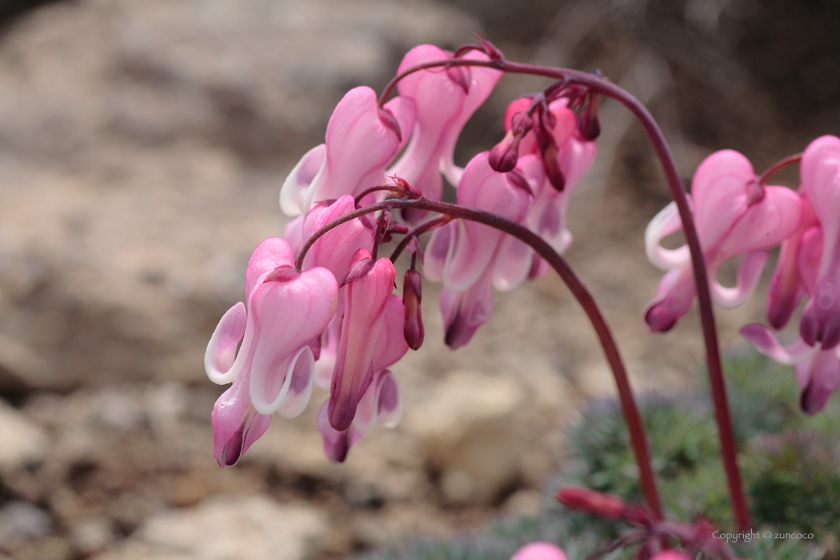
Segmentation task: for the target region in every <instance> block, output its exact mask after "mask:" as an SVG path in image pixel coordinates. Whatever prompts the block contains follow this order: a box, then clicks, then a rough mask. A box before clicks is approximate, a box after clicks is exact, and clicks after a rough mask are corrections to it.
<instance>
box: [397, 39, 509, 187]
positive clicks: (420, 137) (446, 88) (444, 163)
mask: <svg viewBox="0 0 840 560" xmlns="http://www.w3.org/2000/svg"><path fill="white" fill-rule="evenodd" d="M451 58H452V55H451V54H450V53H447V52H446V51H443V50H441V49H440V48H438V47H436V46H434V45H420V46H417V47H414V48H413V49H411V50H410V51H408V53H407V54H406V55H405V57H403V60H402V63H401V64H400V67H399V69H398V70H397V73H398V74H399V73H401V72H403V71H405V70H407V69H408V68H411V67H413V66H417V65H419V64H423V63H426V62H433V61H437V60H448V59H451ZM464 58H465V59H468V60H488V58H487V55H485V54H483V53H480V52H477V51H471V52H469V53H467V54H466V55H465V56H464ZM501 76H502V73H501V72H500V71H498V70H493V69H491V68H477V67H476V68H467V67H455V68H450V69H446V68H443V67H440V68H430V69H427V70H420V71H418V72H415V73H413V74H410V75H408V76H406V77H405V78H403V79H402V80H400V82H399V83H398V84H397V89H398V90H399V93H400V96H401V97H404V98H407V99H411V100H412V101H414V104H415V106H416V108H417V120H416V124H415V126H414V132H413V134H412V136H411V142H410V143H409V145H408V147H407V148H406V151H405V153H404V154H403V155H402V157H401V158H400V159H399V161H397V163H395V164H394V166H393V167H392V168H391V169H390V170H389V174H391V175H396V176H398V177H401V178H402V179H405V180H406V181H407V182H408V183H409V184H411V185H412V186H413V187H415V188H416V189H418V190H419V191H420V192H421V193H423V195H424V196H425V197H426V198H429V199H432V200H440V197H441V189H442V186H443V182H442V178H441V171H442V170H443V171H446V172H447V174H448V175H447V178H449V180H450V181H451V182H452V183H453V184H458V180H459V179H460V175H461V173H462V170H461V169H459V168H457V167H456V166H455V165H454V163H453V154H454V151H455V143H456V142H457V140H458V136H460V134H461V129H463V127H464V125H465V124H466V122H467V120H469V118H470V117H471V116H472V114H473V113H474V112H475V110H476V109H478V107H480V106H481V104H482V103H484V101H485V100H486V99H487V97H489V95H490V93H491V92H492V91H493V88H494V87H495V85H496V82H497V81H499V78H500V77H501ZM408 132H409V131H405V133H406V134H408Z"/></svg>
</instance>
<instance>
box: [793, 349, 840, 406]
mask: <svg viewBox="0 0 840 560" xmlns="http://www.w3.org/2000/svg"><path fill="white" fill-rule="evenodd" d="M800 368H803V369H804V368H808V370H809V371H807V372H805V375H799V377H800V382H801V381H802V380H805V383H804V384H803V387H802V393H801V395H800V400H799V404H800V407H801V408H802V412H804V413H805V414H809V415H813V414H816V413H817V412H819V411H821V410H822V409H823V408H825V405H826V403H828V399H829V398H830V397H831V395H832V394H834V391H836V390H837V388H838V386H840V358H838V356H837V352H836V351H835V350H834V349H831V350H822V351H820V352H818V353H817V354H816V355H815V356H814V358H813V359H812V360H811V361H810V363H807V362H806V363H803V364H800ZM798 373H801V372H798Z"/></svg>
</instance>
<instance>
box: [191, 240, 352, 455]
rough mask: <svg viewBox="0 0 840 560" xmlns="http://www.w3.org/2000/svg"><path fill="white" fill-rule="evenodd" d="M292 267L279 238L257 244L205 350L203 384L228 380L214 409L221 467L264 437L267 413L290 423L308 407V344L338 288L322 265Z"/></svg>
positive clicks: (333, 304) (310, 379)
mask: <svg viewBox="0 0 840 560" xmlns="http://www.w3.org/2000/svg"><path fill="white" fill-rule="evenodd" d="M293 266H294V259H293V254H292V251H291V249H290V248H289V245H288V244H287V243H286V241H285V240H283V239H280V238H278V237H272V238H269V239H266V240H265V241H263V242H262V243H260V244H259V245H258V246H257V248H256V249H255V250H254V253H253V254H252V255H251V259H250V261H249V262H248V268H247V270H246V273H245V303H244V304H243V303H241V302H240V303H237V304H236V305H234V306H233V307H232V308H231V309H230V310H228V312H227V313H225V315H224V316H223V317H222V319H221V320H220V321H219V325H218V326H217V327H216V330H215V332H214V333H213V335H212V337H211V338H210V343H209V344H208V346H207V352H206V354H205V358H204V365H205V369H206V370H207V375H208V377H209V378H210V380H211V381H213V382H215V383H219V384H224V383H230V382H231V381H233V382H234V386H233V387H231V388H230V389H229V390H228V391H226V392H225V393H224V394H223V395H222V396H221V397H220V398H219V400H218V401H217V403H216V407H215V408H214V411H213V428H214V434H215V451H216V459H217V461H218V462H219V464H220V465H223V466H229V465H232V464H234V463H236V461H238V460H239V457H241V455H242V453H244V452H245V451H246V450H247V449H248V446H250V445H251V444H252V443H253V442H254V441H255V440H256V439H257V438H258V437H259V436H260V435H262V433H263V432H265V429H266V428H267V427H268V422H269V418H268V417H269V415H270V414H272V413H273V412H275V411H277V412H278V413H279V414H280V415H281V416H283V417H285V418H293V417H295V416H297V415H299V414H300V413H301V412H302V411H303V409H304V408H305V407H306V404H307V402H309V396H310V394H311V392H312V382H313V375H314V361H315V359H314V355H313V352H312V349H311V347H310V344H311V342H312V341H313V339H315V338H316V337H318V336H320V334H321V331H323V330H324V328H325V327H326V326H327V324H328V323H329V321H330V319H331V318H332V316H333V312H334V311H335V307H336V297H337V293H338V286H337V283H336V281H335V278H334V277H333V275H332V274H331V273H330V272H329V271H328V270H327V269H325V268H314V269H312V270H308V271H305V272H302V273H299V272H296V271H295V270H294V269H293ZM240 342H241V345H240V348H239V351H238V352H237V351H236V347H237V345H239V344H240Z"/></svg>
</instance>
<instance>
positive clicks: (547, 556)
mask: <svg viewBox="0 0 840 560" xmlns="http://www.w3.org/2000/svg"><path fill="white" fill-rule="evenodd" d="M510 560H568V557H567V556H566V554H565V553H564V552H563V551H562V550H561V549H560V548H558V547H557V546H555V545H553V544H551V543H547V542H532V543H530V544H526V545H525V546H523V547H522V548H520V549H519V550H518V551H516V554H514V555H513V557H511V559H510ZM663 560H664V559H663Z"/></svg>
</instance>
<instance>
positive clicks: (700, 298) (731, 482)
mask: <svg viewBox="0 0 840 560" xmlns="http://www.w3.org/2000/svg"><path fill="white" fill-rule="evenodd" d="M436 66H437V67H440V66H446V67H452V66H476V67H483V68H493V69H495V70H499V71H502V72H508V73H512V74H527V75H532V76H543V77H545V78H551V79H554V80H563V81H565V82H566V83H567V84H569V85H581V86H584V87H586V88H587V89H589V90H590V91H591V92H594V93H600V94H603V95H605V96H607V97H611V98H613V99H615V100H616V101H618V102H619V103H621V104H622V105H624V106H625V107H626V108H627V109H628V110H629V111H630V112H631V113H633V115H634V116H635V117H636V118H637V119H638V120H639V122H640V123H641V125H642V127H643V128H644V129H645V132H646V133H647V135H648V138H649V139H650V141H651V143H652V144H653V149H654V151H655V152H656V155H657V157H658V158H659V161H660V164H661V165H662V170H663V171H664V173H665V179H666V181H667V182H668V187H669V188H670V189H671V196H672V197H673V198H674V202H675V203H676V205H677V209H678V211H679V215H680V220H681V221H682V225H683V232H684V234H685V238H686V244H687V245H688V249H689V251H690V253H691V264H692V269H693V273H694V285H695V287H696V288H697V304H698V308H699V310H700V323H701V326H702V329H703V342H704V344H705V348H706V364H707V369H708V375H709V385H710V386H711V392H712V403H713V405H714V409H715V421H716V422H717V426H718V437H719V441H720V448H721V459H722V461H723V467H724V471H725V472H726V479H727V486H728V490H729V498H730V500H731V502H732V509H733V512H734V515H735V521H736V523H737V525H738V527H739V530H741V531H746V530H748V529H750V528H751V527H752V521H751V518H750V512H749V508H748V507H747V500H746V496H745V494H744V489H743V483H742V481H741V473H740V470H739V469H738V457H737V451H736V448H735V435H734V431H733V429H732V418H731V416H730V413H729V404H728V402H727V397H726V385H725V383H724V377H723V367H722V366H721V360H720V348H719V345H718V339H717V327H716V326H715V315H714V310H713V308H712V297H711V292H710V291H709V278H708V273H707V270H706V263H705V261H704V258H703V250H702V248H701V247H700V238H699V236H698V235H697V228H696V227H695V225H694V218H693V216H692V213H691V209H690V208H689V206H688V200H687V199H686V196H685V186H684V185H683V182H682V179H681V177H680V174H679V170H678V169H677V165H676V162H675V161H674V156H673V154H672V153H671V149H670V147H669V146H668V143H667V141H666V140H665V136H664V135H663V134H662V130H661V129H660V128H659V125H658V124H657V123H656V121H655V120H654V119H653V116H652V115H651V114H650V112H649V111H648V110H647V108H646V107H645V106H644V105H643V104H642V103H641V102H639V100H638V99H636V98H635V97H633V96H632V95H630V93H629V92H627V91H625V90H624V89H622V88H620V87H619V86H617V85H615V84H613V83H612V82H610V81H608V80H605V79H603V78H600V77H598V76H594V75H592V74H588V73H586V72H581V71H579V70H570V69H566V68H551V67H546V66H534V65H530V64H523V63H518V62H508V61H506V60H493V61H483V60H467V59H450V60H442V61H437V62H428V63H425V64H421V65H418V66H415V67H413V68H409V69H407V70H405V71H404V72H402V73H400V74H399V75H397V76H396V77H395V78H394V79H393V80H391V82H390V83H389V84H388V86H387V87H386V89H385V91H384V93H383V95H382V97H381V98H380V104H384V102H385V100H386V99H387V96H388V95H389V94H390V91H391V90H392V89H393V87H394V86H395V85H396V84H397V82H399V80H401V79H402V78H404V77H405V76H408V75H409V74H412V73H414V72H417V71H420V70H424V69H429V68H433V67H436Z"/></svg>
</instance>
